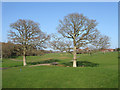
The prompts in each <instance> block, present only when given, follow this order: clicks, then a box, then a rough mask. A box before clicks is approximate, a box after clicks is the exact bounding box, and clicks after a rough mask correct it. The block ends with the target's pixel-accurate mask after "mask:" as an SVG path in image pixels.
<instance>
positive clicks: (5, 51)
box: [1, 42, 53, 58]
mask: <svg viewBox="0 0 120 90" xmlns="http://www.w3.org/2000/svg"><path fill="white" fill-rule="evenodd" d="M1 45H2V57H3V58H11V57H16V56H22V55H23V50H22V46H21V45H20V44H13V43H11V42H7V43H5V42H2V43H1ZM52 52H53V51H51V50H50V51H47V50H40V49H39V50H37V48H35V47H31V48H30V49H28V50H27V54H26V56H41V55H44V54H45V53H52Z"/></svg>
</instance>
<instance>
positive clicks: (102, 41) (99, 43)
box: [93, 35, 110, 49]
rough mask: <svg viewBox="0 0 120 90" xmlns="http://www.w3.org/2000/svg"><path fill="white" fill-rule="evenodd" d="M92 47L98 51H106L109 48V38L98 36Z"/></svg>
mask: <svg viewBox="0 0 120 90" xmlns="http://www.w3.org/2000/svg"><path fill="white" fill-rule="evenodd" d="M93 45H94V46H96V48H98V49H107V48H109V47H110V38H109V37H108V36H106V35H99V36H98V37H97V38H96V39H95V41H94V42H93Z"/></svg>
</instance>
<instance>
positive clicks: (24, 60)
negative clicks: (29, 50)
mask: <svg viewBox="0 0 120 90" xmlns="http://www.w3.org/2000/svg"><path fill="white" fill-rule="evenodd" d="M26 65H27V64H26V48H25V47H24V50H23V66H26Z"/></svg>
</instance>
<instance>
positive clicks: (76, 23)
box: [58, 13, 98, 67]
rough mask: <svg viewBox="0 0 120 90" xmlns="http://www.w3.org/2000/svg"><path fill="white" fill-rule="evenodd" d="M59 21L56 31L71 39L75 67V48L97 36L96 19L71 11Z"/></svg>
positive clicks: (74, 65)
mask: <svg viewBox="0 0 120 90" xmlns="http://www.w3.org/2000/svg"><path fill="white" fill-rule="evenodd" d="M59 22H60V24H59V26H58V32H59V33H60V34H62V36H63V37H66V38H70V39H72V40H73V45H74V49H73V56H74V57H73V67H77V65H76V63H77V62H76V61H77V58H76V48H79V47H82V46H84V45H86V44H89V43H91V42H92V40H94V39H95V38H96V37H97V33H98V30H97V29H96V26H97V23H96V20H90V19H88V18H87V17H85V16H83V14H79V13H72V14H69V15H68V16H65V17H64V19H63V20H60V21H59Z"/></svg>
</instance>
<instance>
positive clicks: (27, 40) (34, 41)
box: [8, 19, 49, 66]
mask: <svg viewBox="0 0 120 90" xmlns="http://www.w3.org/2000/svg"><path fill="white" fill-rule="evenodd" d="M10 27H11V29H12V30H10V32H9V34H8V38H9V41H11V42H13V43H15V44H20V45H21V46H22V50H23V53H22V55H23V65H24V66H25V65H26V52H27V50H29V49H30V48H31V47H37V48H45V42H46V41H47V40H48V39H49V35H46V34H45V33H43V32H42V31H41V30H40V28H39V24H38V23H36V22H34V21H32V20H24V19H23V20H22V19H19V20H17V21H16V22H15V23H12V24H11V25H10Z"/></svg>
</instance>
